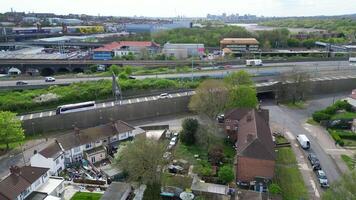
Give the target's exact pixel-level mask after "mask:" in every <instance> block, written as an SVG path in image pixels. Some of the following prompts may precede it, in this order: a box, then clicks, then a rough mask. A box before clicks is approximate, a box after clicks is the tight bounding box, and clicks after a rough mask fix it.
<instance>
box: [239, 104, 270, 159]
mask: <svg viewBox="0 0 356 200" xmlns="http://www.w3.org/2000/svg"><path fill="white" fill-rule="evenodd" d="M238 126H239V127H238V139H237V154H238V155H239V156H246V157H251V158H256V159H263V160H275V152H274V143H273V140H272V134H271V130H270V128H269V124H268V121H267V119H265V117H264V115H263V114H262V112H260V111H258V110H256V109H253V110H251V111H249V112H248V113H247V114H246V115H245V116H244V117H243V118H241V120H240V121H239V124H238Z"/></svg>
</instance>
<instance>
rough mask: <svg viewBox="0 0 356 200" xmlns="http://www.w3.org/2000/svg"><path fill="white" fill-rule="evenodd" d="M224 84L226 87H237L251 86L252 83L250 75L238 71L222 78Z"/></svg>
mask: <svg viewBox="0 0 356 200" xmlns="http://www.w3.org/2000/svg"><path fill="white" fill-rule="evenodd" d="M224 81H225V83H226V84H227V85H228V86H238V85H252V84H253V81H252V79H251V75H250V74H249V73H248V72H246V71H244V70H240V71H238V72H233V73H231V74H229V75H228V76H226V77H225V78H224Z"/></svg>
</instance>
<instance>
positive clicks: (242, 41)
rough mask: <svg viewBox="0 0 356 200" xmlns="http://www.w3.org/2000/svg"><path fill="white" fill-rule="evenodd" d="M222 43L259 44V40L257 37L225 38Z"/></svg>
mask: <svg viewBox="0 0 356 200" xmlns="http://www.w3.org/2000/svg"><path fill="white" fill-rule="evenodd" d="M220 44H241V45H257V44H259V42H258V41H257V40H256V39H255V38H224V39H222V40H221V41H220Z"/></svg>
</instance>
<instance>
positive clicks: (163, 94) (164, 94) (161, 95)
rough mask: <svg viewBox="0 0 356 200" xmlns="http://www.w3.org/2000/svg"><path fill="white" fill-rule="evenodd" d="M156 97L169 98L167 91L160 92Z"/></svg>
mask: <svg viewBox="0 0 356 200" xmlns="http://www.w3.org/2000/svg"><path fill="white" fill-rule="evenodd" d="M158 98H160V99H167V98H169V96H168V93H162V94H160V95H159V96H158Z"/></svg>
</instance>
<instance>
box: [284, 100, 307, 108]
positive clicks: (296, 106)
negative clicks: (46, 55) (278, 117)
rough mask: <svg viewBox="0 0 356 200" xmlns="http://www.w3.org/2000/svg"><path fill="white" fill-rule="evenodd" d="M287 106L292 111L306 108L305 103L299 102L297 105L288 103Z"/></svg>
mask: <svg viewBox="0 0 356 200" xmlns="http://www.w3.org/2000/svg"><path fill="white" fill-rule="evenodd" d="M285 105H286V106H287V107H288V108H291V109H304V108H305V106H306V104H305V102H304V101H297V102H295V103H293V102H289V103H286V104H285Z"/></svg>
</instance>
